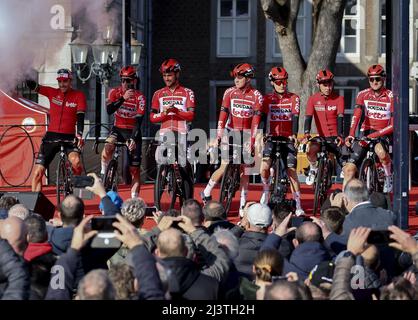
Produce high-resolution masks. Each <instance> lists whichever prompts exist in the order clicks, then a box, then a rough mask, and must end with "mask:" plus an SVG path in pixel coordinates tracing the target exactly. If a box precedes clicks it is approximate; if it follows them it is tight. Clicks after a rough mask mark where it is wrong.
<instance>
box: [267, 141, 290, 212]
mask: <svg viewBox="0 0 418 320" xmlns="http://www.w3.org/2000/svg"><path fill="white" fill-rule="evenodd" d="M272 142H273V143H274V144H275V146H276V147H275V151H276V152H275V159H274V161H273V163H272V165H271V167H272V168H274V180H273V181H272V182H273V191H272V194H271V197H270V202H271V203H274V204H279V203H282V202H284V201H286V194H287V192H288V189H289V186H290V180H289V176H288V175H287V168H286V167H285V165H284V160H283V158H282V155H281V149H282V146H283V145H286V144H288V142H286V141H274V140H272Z"/></svg>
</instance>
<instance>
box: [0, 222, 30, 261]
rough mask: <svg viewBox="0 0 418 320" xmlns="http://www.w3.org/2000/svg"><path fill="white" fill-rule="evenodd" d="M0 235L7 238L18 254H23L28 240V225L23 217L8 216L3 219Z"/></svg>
mask: <svg viewBox="0 0 418 320" xmlns="http://www.w3.org/2000/svg"><path fill="white" fill-rule="evenodd" d="M0 237H1V238H3V239H5V240H7V242H9V244H10V246H11V247H12V248H13V250H14V251H15V252H16V253H17V254H18V255H21V256H23V253H24V252H25V250H26V247H27V245H28V242H27V229H26V225H25V223H24V222H23V221H22V219H19V218H17V217H8V218H7V219H5V220H3V223H2V224H1V227H0Z"/></svg>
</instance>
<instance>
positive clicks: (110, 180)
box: [104, 159, 117, 191]
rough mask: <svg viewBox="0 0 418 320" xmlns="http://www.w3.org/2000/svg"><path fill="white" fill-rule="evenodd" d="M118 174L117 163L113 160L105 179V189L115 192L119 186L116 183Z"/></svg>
mask: <svg viewBox="0 0 418 320" xmlns="http://www.w3.org/2000/svg"><path fill="white" fill-rule="evenodd" d="M116 172H117V163H116V161H115V160H114V159H112V160H110V162H109V165H108V166H107V169H106V173H105V178H104V187H105V189H106V191H110V190H115V185H116V186H117V182H116V181H115V177H116ZM115 191H116V190H115Z"/></svg>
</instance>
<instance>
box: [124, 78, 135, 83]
mask: <svg viewBox="0 0 418 320" xmlns="http://www.w3.org/2000/svg"><path fill="white" fill-rule="evenodd" d="M132 81H133V80H132V79H128V78H124V79H122V83H123V82H126V83H132Z"/></svg>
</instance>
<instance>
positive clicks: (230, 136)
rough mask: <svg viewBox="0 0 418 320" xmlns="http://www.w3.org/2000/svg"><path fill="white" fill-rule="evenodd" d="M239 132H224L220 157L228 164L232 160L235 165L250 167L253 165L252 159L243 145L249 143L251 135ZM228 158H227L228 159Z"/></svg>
mask: <svg viewBox="0 0 418 320" xmlns="http://www.w3.org/2000/svg"><path fill="white" fill-rule="evenodd" d="M247 131H248V130H246V131H239V130H229V129H227V130H226V131H225V133H226V134H225V135H224V136H222V141H221V157H222V160H224V161H226V162H228V159H232V162H233V163H235V164H244V165H248V166H251V165H253V164H254V159H253V157H252V156H251V154H250V153H248V152H247V150H246V149H245V148H244V146H245V144H249V143H250V142H251V135H250V133H249V132H247ZM228 157H229V158H228Z"/></svg>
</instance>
